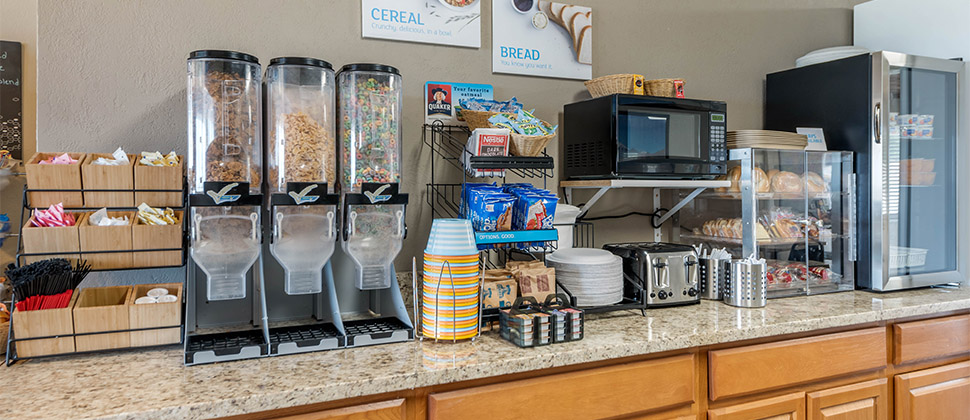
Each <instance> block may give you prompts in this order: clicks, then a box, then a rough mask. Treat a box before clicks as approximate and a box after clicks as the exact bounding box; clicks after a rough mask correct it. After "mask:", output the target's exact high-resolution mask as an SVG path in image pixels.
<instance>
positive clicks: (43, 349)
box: [4, 290, 80, 358]
mask: <svg viewBox="0 0 970 420" xmlns="http://www.w3.org/2000/svg"><path fill="white" fill-rule="evenodd" d="M79 292H80V291H79V290H75V291H74V294H72V295H71V302H70V303H68V304H67V306H65V307H63V308H57V309H39V310H35V311H18V310H17V309H16V308H11V309H13V313H12V314H11V315H10V316H11V318H10V319H11V320H12V321H13V322H12V325H13V332H14V338H18V339H24V338H33V337H52V338H43V339H38V340H25V341H18V342H16V343H15V344H14V345H15V346H16V347H15V348H16V349H17V357H22V358H25V357H34V356H46V355H51V354H62V353H73V352H74V351H75V347H74V336H73V335H72V334H74V315H73V310H74V304H75V303H76V302H77V298H78V295H79V294H80V293H79ZM4 337H6V336H4Z"/></svg>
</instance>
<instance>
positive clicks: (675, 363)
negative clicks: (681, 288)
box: [428, 354, 697, 420]
mask: <svg viewBox="0 0 970 420" xmlns="http://www.w3.org/2000/svg"><path fill="white" fill-rule="evenodd" d="M694 366H695V361H694V356H693V355H691V354H685V355H681V356H671V357H665V358H663V359H656V360H647V361H642V362H632V363H624V364H621V365H615V366H606V367H600V368H592V369H586V370H581V371H576V372H567V373H559V374H555V375H548V376H541V377H538V378H530V379H522V380H517V381H511V382H503V383H497V384H491V385H485V386H479V387H473V388H466V389H461V390H457V391H448V392H439V393H434V394H431V395H429V396H428V419H429V420H451V419H461V420H500V419H518V418H533V417H536V418H549V419H570V420H594V419H606V418H623V419H626V418H630V417H631V416H635V415H641V418H642V417H643V416H642V414H643V413H649V412H657V413H662V412H670V411H671V410H673V409H675V408H676V407H684V406H687V405H690V404H691V403H693V402H694V394H695V389H694V387H695V386H696V382H697V379H696V376H695V374H694ZM670 417H676V416H670Z"/></svg>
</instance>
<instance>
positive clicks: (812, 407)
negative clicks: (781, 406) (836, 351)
mask: <svg viewBox="0 0 970 420" xmlns="http://www.w3.org/2000/svg"><path fill="white" fill-rule="evenodd" d="M888 397H889V381H888V380H886V379H878V380H874V381H868V382H862V383H858V384H852V385H846V386H841V387H838V388H832V389H826V390H822V391H816V392H810V393H809V394H808V401H807V405H806V413H805V414H806V417H807V418H808V420H889V401H888V399H889V398H888Z"/></svg>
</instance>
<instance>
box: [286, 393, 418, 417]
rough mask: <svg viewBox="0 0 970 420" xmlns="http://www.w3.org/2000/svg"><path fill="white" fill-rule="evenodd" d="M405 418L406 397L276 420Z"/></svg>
mask: <svg viewBox="0 0 970 420" xmlns="http://www.w3.org/2000/svg"><path fill="white" fill-rule="evenodd" d="M405 418H406V414H405V411H404V399H403V398H401V399H396V400H391V401H381V402H376V403H371V404H361V405H354V406H350V407H343V408H334V409H332V410H324V411H317V412H314V413H306V414H297V415H295V416H286V417H277V418H276V420H404V419H405Z"/></svg>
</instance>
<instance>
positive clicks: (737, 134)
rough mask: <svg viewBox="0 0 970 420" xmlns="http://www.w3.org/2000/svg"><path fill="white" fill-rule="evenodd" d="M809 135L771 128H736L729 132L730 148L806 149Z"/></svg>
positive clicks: (728, 142) (728, 145)
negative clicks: (772, 129)
mask: <svg viewBox="0 0 970 420" xmlns="http://www.w3.org/2000/svg"><path fill="white" fill-rule="evenodd" d="M806 145H808V137H807V136H805V135H804V134H798V133H791V132H787V131H771V130H734V131H728V132H727V147H728V149H744V148H747V147H751V148H755V149H791V150H804V149H805V146H806Z"/></svg>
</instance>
